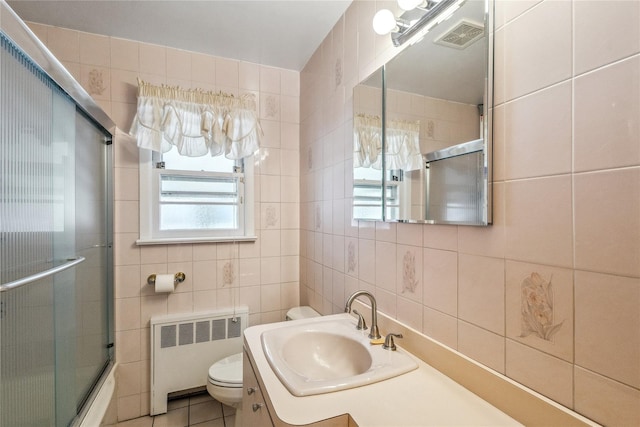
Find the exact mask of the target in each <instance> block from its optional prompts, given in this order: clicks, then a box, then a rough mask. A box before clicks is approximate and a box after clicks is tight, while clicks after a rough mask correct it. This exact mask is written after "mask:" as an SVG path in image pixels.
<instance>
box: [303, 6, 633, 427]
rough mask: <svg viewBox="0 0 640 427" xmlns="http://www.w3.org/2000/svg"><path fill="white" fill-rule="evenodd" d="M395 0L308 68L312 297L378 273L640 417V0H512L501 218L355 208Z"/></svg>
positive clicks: (507, 25) (599, 409)
mask: <svg viewBox="0 0 640 427" xmlns="http://www.w3.org/2000/svg"><path fill="white" fill-rule="evenodd" d="M393 6H394V3H393V2H384V1H379V2H374V1H358V0H356V1H355V2H354V3H353V4H352V5H351V7H350V8H349V9H348V10H347V12H346V13H345V14H344V16H343V17H342V18H341V19H340V21H339V22H338V23H337V24H336V26H335V27H334V28H333V31H332V32H331V33H330V34H329V35H328V36H327V38H326V39H325V40H324V42H323V43H322V44H321V46H320V47H319V48H318V50H317V51H316V52H315V54H314V55H313V57H312V58H311V60H310V61H309V63H308V64H307V66H306V67H305V68H304V70H303V71H302V73H301V98H300V101H301V102H300V112H301V129H300V134H301V140H300V155H301V162H300V168H301V170H300V173H301V184H300V186H301V188H302V189H305V191H303V192H302V193H301V194H302V195H301V208H302V210H301V229H302V230H301V235H300V242H301V246H300V248H301V249H300V250H301V279H300V281H301V297H302V302H303V303H308V304H310V305H312V306H313V307H314V308H316V309H317V310H319V311H321V312H323V313H332V312H340V311H342V310H343V304H344V301H345V299H346V297H347V296H348V295H349V294H350V293H351V292H353V291H355V290H357V289H367V290H369V291H372V292H373V293H374V294H375V295H376V298H377V300H378V307H379V309H380V310H381V311H383V312H385V313H386V314H388V315H390V316H392V317H395V318H397V319H398V320H401V321H402V322H403V323H406V324H407V325H410V326H412V327H413V328H415V329H417V330H419V331H421V332H422V333H424V334H425V335H428V336H431V337H433V338H435V339H437V340H439V341H441V342H443V343H445V344H447V345H449V346H451V347H453V348H455V349H457V350H459V351H461V352H462V353H464V354H466V355H467V356H470V357H472V358H473V359H475V360H477V361H479V362H481V363H483V364H485V365H487V366H489V367H491V368H493V369H495V370H496V371H498V372H501V373H504V374H506V375H507V376H509V377H511V378H513V379H514V380H516V381H518V382H520V383H522V384H524V385H526V386H528V387H530V388H532V389H534V390H536V391H538V392H540V393H542V394H543V395H545V396H547V397H549V398H551V399H553V400H556V401H557V402H559V403H561V404H563V405H565V406H567V407H569V408H572V409H575V410H576V411H578V412H580V413H582V414H584V415H585V416H587V417H589V418H592V419H594V420H595V421H597V422H600V423H604V424H608V425H639V424H640V310H638V308H639V307H640V1H638V0H621V1H606V2H605V1H585V0H574V1H572V0H545V1H524V0H520V1H499V2H498V3H497V7H496V21H497V31H496V46H495V53H496V58H495V59H496V70H495V96H496V111H495V122H494V132H495V141H494V148H495V150H494V156H495V165H494V166H495V167H494V172H495V179H496V182H495V183H494V197H495V198H494V224H493V225H492V226H490V227H487V228H476V227H455V226H434V225H416V224H383V223H369V222H355V221H352V220H351V218H350V206H351V195H352V191H351V185H352V181H351V167H352V164H353V163H352V161H353V159H352V138H351V126H352V118H353V116H352V106H353V98H352V90H353V87H354V86H355V85H356V84H357V83H358V82H359V81H361V80H363V79H364V78H366V77H367V76H368V75H369V74H370V73H371V72H372V71H373V70H375V69H377V68H378V67H379V66H380V65H382V64H383V63H384V62H385V61H386V60H388V59H389V58H391V57H393V56H394V55H395V54H397V52H396V49H395V48H393V47H391V43H390V40H389V38H388V37H382V36H377V35H375V34H374V32H373V31H372V28H371V19H372V17H373V15H374V14H375V12H376V10H377V9H380V8H383V7H393ZM622 35H624V36H623V37H621V36H622ZM336 214H337V215H338V216H340V215H342V217H340V218H336ZM407 252H411V253H412V254H413V255H414V256H415V257H416V258H419V259H420V260H421V262H416V270H417V271H416V273H417V276H418V280H419V282H418V285H417V287H416V289H415V290H414V291H413V292H411V291H410V290H407V288H406V287H405V286H403V282H402V280H403V276H402V273H401V271H400V270H401V269H402V265H403V264H402V262H403V261H402V260H403V257H404V255H405V254H406V253H407ZM543 326H546V327H543Z"/></svg>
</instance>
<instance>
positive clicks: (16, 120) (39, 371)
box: [0, 4, 114, 427]
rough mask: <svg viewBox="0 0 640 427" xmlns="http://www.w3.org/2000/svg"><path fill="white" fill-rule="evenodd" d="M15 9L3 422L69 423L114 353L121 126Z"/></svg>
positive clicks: (2, 68) (4, 260)
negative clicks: (77, 85) (100, 114)
mask: <svg viewBox="0 0 640 427" xmlns="http://www.w3.org/2000/svg"><path fill="white" fill-rule="evenodd" d="M10 13H11V11H10V10H9V9H8V8H6V6H5V5H3V4H0V15H2V18H3V19H2V23H3V28H2V31H0V42H1V49H0V427H15V426H67V425H73V424H77V423H78V422H79V420H80V419H81V418H82V414H83V410H84V409H85V408H86V407H87V403H88V402H89V401H90V399H91V397H92V393H93V392H94V390H95V389H96V386H97V385H99V382H100V379H101V377H102V376H103V375H104V374H105V373H106V372H107V371H108V370H109V369H110V368H111V366H112V361H113V342H114V336H113V313H112V311H113V309H112V306H113V304H112V301H113V294H112V293H113V285H112V283H113V277H112V271H113V268H112V264H113V260H112V235H113V233H112V226H111V224H112V214H111V211H112V208H111V203H112V202H111V201H112V200H113V198H112V197H111V170H112V165H111V158H112V155H111V133H110V132H108V131H107V130H106V128H105V126H103V125H101V124H98V122H97V121H96V120H95V119H94V118H92V117H91V116H90V115H89V113H87V111H88V110H87V109H85V108H83V106H82V105H81V104H80V103H78V102H77V100H76V99H74V98H75V97H72V96H71V95H70V93H72V92H73V91H69V90H67V89H66V88H63V87H62V86H64V84H63V85H61V84H59V81H62V82H63V83H64V81H65V78H62V79H61V80H60V79H59V80H58V81H54V79H52V77H51V76H50V74H49V71H48V70H47V71H46V72H45V70H44V69H43V68H42V67H41V66H40V65H39V64H38V63H37V62H36V61H35V60H34V59H33V58H32V56H30V55H28V54H27V53H26V52H25V50H23V48H22V47H21V46H19V45H18V41H16V40H14V35H13V34H11V35H9V34H7V33H6V32H5V28H4V26H5V24H6V21H7V14H10ZM11 16H13V15H11ZM16 19H17V17H16ZM16 22H17V21H16ZM16 25H17V24H16ZM16 28H18V29H21V30H22V32H20V31H18V32H17V33H16V32H15V31H14V34H18V35H20V34H25V33H29V32H28V31H26V27H24V24H20V25H18V26H17V27H16ZM28 35H29V34H28ZM31 38H32V35H29V37H27V38H26V39H25V40H27V41H28V43H32V44H37V41H35V42H34V41H33V40H31ZM36 40H37V39H36ZM47 54H48V53H47ZM51 62H52V63H54V65H55V63H56V62H57V61H55V59H51ZM63 77H64V76H63ZM66 77H67V78H68V77H69V76H68V75H67V76H66ZM67 80H68V79H67Z"/></svg>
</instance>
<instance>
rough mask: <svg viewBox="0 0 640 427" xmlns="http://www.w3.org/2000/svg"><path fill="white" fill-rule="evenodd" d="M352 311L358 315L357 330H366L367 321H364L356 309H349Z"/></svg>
mask: <svg viewBox="0 0 640 427" xmlns="http://www.w3.org/2000/svg"><path fill="white" fill-rule="evenodd" d="M351 311H353V312H354V313H355V314H356V316H358V326H357V327H356V329H357V330H359V331H362V330H365V331H366V330H367V323H366V322H365V321H364V317H363V316H362V314H360V313H358V310H351Z"/></svg>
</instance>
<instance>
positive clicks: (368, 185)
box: [353, 168, 399, 220]
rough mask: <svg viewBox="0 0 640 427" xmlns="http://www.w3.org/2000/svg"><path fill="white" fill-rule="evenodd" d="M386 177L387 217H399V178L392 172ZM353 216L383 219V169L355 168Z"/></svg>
mask: <svg viewBox="0 0 640 427" xmlns="http://www.w3.org/2000/svg"><path fill="white" fill-rule="evenodd" d="M387 175H388V176H387V179H386V185H385V186H386V189H385V197H386V207H387V215H386V218H389V219H394V218H397V217H398V210H399V198H398V184H399V182H398V180H397V179H393V175H392V174H391V172H389V173H388V174H387ZM353 217H354V218H356V219H367V220H381V219H382V171H381V170H380V169H374V168H355V169H354V170H353Z"/></svg>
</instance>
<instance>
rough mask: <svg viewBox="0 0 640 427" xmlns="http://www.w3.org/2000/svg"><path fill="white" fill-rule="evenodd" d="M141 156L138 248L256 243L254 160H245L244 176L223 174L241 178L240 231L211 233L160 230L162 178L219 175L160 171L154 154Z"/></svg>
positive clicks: (147, 152)
mask: <svg viewBox="0 0 640 427" xmlns="http://www.w3.org/2000/svg"><path fill="white" fill-rule="evenodd" d="M139 152H140V162H139V165H140V171H139V179H140V187H139V192H140V235H139V239H138V240H137V241H136V244H138V245H159V244H172V243H175V244H179V243H199V242H202V243H204V242H229V241H255V240H256V239H257V237H256V235H255V220H254V209H255V195H254V193H255V185H254V183H255V171H254V159H253V157H254V156H249V157H245V158H244V159H243V171H242V173H237V172H235V173H230V174H224V175H228V176H242V178H243V181H244V183H243V187H244V190H243V191H242V200H241V203H239V209H238V220H239V221H243V223H244V224H242V223H239V229H236V230H229V229H222V230H216V229H208V230H206V229H205V230H202V229H200V230H164V231H163V230H160V229H159V218H160V206H161V204H160V185H161V184H160V179H161V174H167V175H169V174H171V175H194V176H220V175H221V173H220V172H197V171H180V170H168V169H158V168H156V167H155V165H154V159H153V152H152V151H151V150H146V149H142V148H141V149H139Z"/></svg>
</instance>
